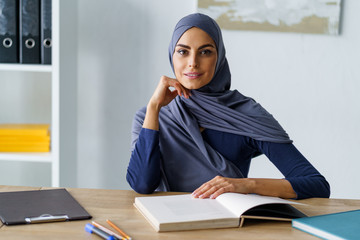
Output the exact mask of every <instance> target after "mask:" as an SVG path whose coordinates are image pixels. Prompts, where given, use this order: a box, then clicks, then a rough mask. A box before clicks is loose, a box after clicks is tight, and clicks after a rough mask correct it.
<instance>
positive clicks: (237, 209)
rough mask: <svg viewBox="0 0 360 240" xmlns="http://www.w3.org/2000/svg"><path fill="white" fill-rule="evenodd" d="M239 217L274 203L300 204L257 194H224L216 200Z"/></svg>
mask: <svg viewBox="0 0 360 240" xmlns="http://www.w3.org/2000/svg"><path fill="white" fill-rule="evenodd" d="M216 201H218V202H220V203H221V204H222V205H224V206H225V207H226V208H228V209H229V210H230V211H231V212H233V213H234V214H235V215H236V216H237V217H240V216H241V215H242V214H243V213H244V212H246V211H247V210H249V209H250V208H253V207H256V206H259V205H263V204H273V203H283V204H299V203H296V202H292V201H288V200H285V199H282V198H277V197H268V196H260V195H257V194H241V193H223V194H221V195H220V196H218V197H217V198H216Z"/></svg>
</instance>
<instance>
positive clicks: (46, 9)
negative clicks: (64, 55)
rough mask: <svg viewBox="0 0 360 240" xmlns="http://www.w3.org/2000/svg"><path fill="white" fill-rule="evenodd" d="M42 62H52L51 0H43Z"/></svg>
mask: <svg viewBox="0 0 360 240" xmlns="http://www.w3.org/2000/svg"><path fill="white" fill-rule="evenodd" d="M40 26H41V63H42V64H51V46H52V38H51V29H52V27H51V0H41V24H40Z"/></svg>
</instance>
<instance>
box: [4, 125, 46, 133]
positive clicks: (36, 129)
mask: <svg viewBox="0 0 360 240" xmlns="http://www.w3.org/2000/svg"><path fill="white" fill-rule="evenodd" d="M49 127H50V124H0V136H19V135H23V136H24V135H25V136H29V135H30V136H48V135H49V134H50V132H49Z"/></svg>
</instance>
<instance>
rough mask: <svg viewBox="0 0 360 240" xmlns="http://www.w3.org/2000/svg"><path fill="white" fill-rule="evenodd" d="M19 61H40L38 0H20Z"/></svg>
mask: <svg viewBox="0 0 360 240" xmlns="http://www.w3.org/2000/svg"><path fill="white" fill-rule="evenodd" d="M19 10H20V11H19V22H20V24H19V35H20V36H19V38H20V63H40V48H41V44H40V0H20V5H19Z"/></svg>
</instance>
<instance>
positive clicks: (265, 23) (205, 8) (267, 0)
mask: <svg viewBox="0 0 360 240" xmlns="http://www.w3.org/2000/svg"><path fill="white" fill-rule="evenodd" d="M340 8H341V0H198V12H200V13H204V14H207V15H209V16H211V17H212V18H213V19H215V20H216V22H217V23H218V24H219V26H220V27H221V28H222V29H228V30H249V31H275V32H298V33H313V34H331V35H338V34H339V25H340V24H339V23H340V12H341V11H340Z"/></svg>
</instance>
